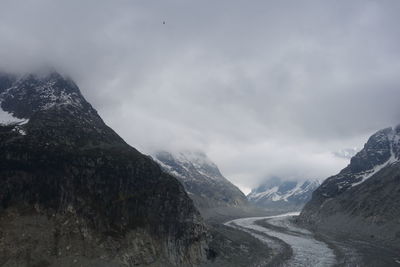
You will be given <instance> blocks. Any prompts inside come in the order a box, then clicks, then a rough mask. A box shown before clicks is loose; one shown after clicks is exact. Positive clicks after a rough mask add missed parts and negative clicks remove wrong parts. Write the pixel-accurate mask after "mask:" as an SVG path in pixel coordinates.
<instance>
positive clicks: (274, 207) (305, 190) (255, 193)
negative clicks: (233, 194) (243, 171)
mask: <svg viewBox="0 0 400 267" xmlns="http://www.w3.org/2000/svg"><path fill="white" fill-rule="evenodd" d="M319 185H320V184H319V181H317V180H306V181H285V180H283V179H280V178H277V177H273V178H271V179H269V180H267V181H266V182H264V183H263V184H261V185H260V186H258V187H257V188H255V189H253V190H252V191H251V192H250V194H248V195H247V198H248V199H249V201H250V202H251V203H254V204H255V205H257V206H259V207H262V208H265V209H267V210H270V211H297V210H301V208H303V206H304V205H305V204H306V203H307V202H308V201H309V200H310V199H311V195H312V193H313V192H314V190H315V189H317V188H318V186H319Z"/></svg>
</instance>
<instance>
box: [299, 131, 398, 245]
mask: <svg viewBox="0 0 400 267" xmlns="http://www.w3.org/2000/svg"><path fill="white" fill-rule="evenodd" d="M399 140H400V126H396V127H391V128H386V129H382V130H380V131H378V132H376V133H375V134H373V135H372V136H371V137H370V138H369V139H368V141H367V142H366V143H365V145H364V147H363V149H362V150H361V151H360V152H358V153H357V154H356V155H355V156H354V157H352V158H351V161H350V164H349V165H348V166H347V167H346V168H344V169H343V170H342V171H340V172H339V173H338V174H336V175H334V176H331V177H329V178H328V179H326V180H325V181H324V182H323V183H322V184H321V186H320V187H319V188H318V189H317V190H316V191H315V192H314V194H313V196H312V199H311V201H310V202H309V203H307V205H306V206H305V207H304V209H303V211H302V212H301V215H300V220H301V221H302V222H303V223H304V224H306V225H309V226H310V227H313V228H315V229H318V230H320V231H325V232H328V233H331V234H335V235H340V234H346V235H348V236H351V237H354V238H360V239H363V240H367V241H368V242H376V243H378V242H382V243H384V244H385V245H391V246H399V244H400V239H399V233H400V227H399V223H398V218H399V217H398V216H399V211H400V206H399V203H400V202H399V197H400V194H399V192H400V191H399V190H400V188H399V185H400V184H399V178H400V176H399V170H400V169H399V166H400V165H399V157H400V143H399Z"/></svg>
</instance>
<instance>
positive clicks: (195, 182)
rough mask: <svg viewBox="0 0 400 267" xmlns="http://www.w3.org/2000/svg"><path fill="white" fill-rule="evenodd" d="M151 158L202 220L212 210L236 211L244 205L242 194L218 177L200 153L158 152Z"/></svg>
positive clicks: (245, 203) (204, 156) (212, 164)
mask: <svg viewBox="0 0 400 267" xmlns="http://www.w3.org/2000/svg"><path fill="white" fill-rule="evenodd" d="M154 158H155V160H156V161H157V162H158V163H159V164H160V166H161V167H162V168H163V169H164V170H165V171H166V172H168V173H170V174H171V175H174V176H175V177H176V178H177V179H178V180H179V181H180V182H181V183H182V184H183V186H184V187H185V189H186V191H187V192H188V194H189V196H190V197H191V198H192V199H193V201H194V203H195V205H196V207H197V208H198V209H199V210H200V212H202V215H204V216H205V217H209V216H212V215H210V214H208V211H211V210H215V209H216V208H239V207H244V206H246V205H247V204H248V203H247V198H246V196H245V195H244V194H243V192H242V191H240V190H239V189H238V188H237V187H236V186H235V185H233V184H232V183H231V182H229V181H228V180H227V179H226V178H225V177H224V176H222V174H221V172H220V171H219V169H218V167H217V165H215V164H214V163H213V162H212V161H211V160H210V159H209V158H208V157H207V156H206V155H205V154H204V153H202V152H192V151H186V152H178V153H174V154H173V153H169V152H166V151H162V152H158V153H156V154H155V155H154ZM232 210H233V209H232ZM219 212H220V211H219Z"/></svg>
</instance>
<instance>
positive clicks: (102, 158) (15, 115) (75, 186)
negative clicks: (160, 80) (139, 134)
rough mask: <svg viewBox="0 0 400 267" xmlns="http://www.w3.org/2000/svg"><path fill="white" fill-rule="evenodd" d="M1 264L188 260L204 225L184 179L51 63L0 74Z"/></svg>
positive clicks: (198, 252)
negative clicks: (130, 139) (124, 134)
mask: <svg viewBox="0 0 400 267" xmlns="http://www.w3.org/2000/svg"><path fill="white" fill-rule="evenodd" d="M0 101H1V109H2V111H1V116H0V119H2V122H1V125H0V266H72V265H74V264H77V263H79V264H80V265H77V266H136V265H152V266H189V265H195V264H198V263H200V262H201V261H204V260H205V258H206V254H207V244H206V242H207V230H206V227H205V226H204V224H203V222H202V218H201V216H200V215H199V213H198V211H197V210H196V208H195V207H194V205H193V202H192V200H191V199H190V198H189V197H188V196H187V194H186V192H185V190H184V188H183V186H182V185H181V184H180V183H179V182H178V181H177V180H176V179H175V178H174V177H172V176H171V175H169V174H166V173H164V172H163V171H162V170H161V169H160V167H159V165H158V164H156V163H155V162H154V161H153V160H152V159H151V158H150V157H147V156H144V155H142V154H141V153H139V152H138V151H137V150H135V149H134V148H132V147H130V146H129V145H127V144H126V143H125V142H124V141H123V140H122V139H121V138H120V137H119V136H118V135H117V134H116V133H115V132H114V131H113V130H112V129H110V128H109V127H107V126H106V125H105V124H104V122H103V121H102V119H101V118H100V117H99V115H98V114H97V112H96V110H94V109H93V107H92V106H91V105H90V104H89V103H88V102H87V101H86V100H85V99H84V97H83V96H82V94H81V92H80V90H79V88H78V87H77V86H76V84H75V83H74V82H73V81H72V80H71V79H68V78H65V77H63V76H61V75H60V74H58V73H55V72H52V73H47V74H41V75H38V74H29V75H24V76H16V75H9V74H4V73H2V74H1V75H0Z"/></svg>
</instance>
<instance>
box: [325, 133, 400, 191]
mask: <svg viewBox="0 0 400 267" xmlns="http://www.w3.org/2000/svg"><path fill="white" fill-rule="evenodd" d="M399 158H400V126H399V125H398V126H396V127H389V128H385V129H382V130H379V131H377V132H376V133H375V134H373V135H372V136H371V137H370V138H369V139H368V141H367V142H366V143H365V145H364V147H363V149H362V150H361V151H360V152H358V153H357V154H356V155H355V156H354V157H352V158H351V160H350V164H349V165H348V166H347V167H346V168H344V169H343V170H342V171H341V172H339V173H338V174H337V175H334V176H332V177H330V178H328V179H327V180H326V181H325V182H324V183H323V184H322V185H321V192H323V193H321V195H323V196H324V197H333V196H335V195H337V194H341V193H342V192H344V191H346V190H348V189H349V188H352V187H355V186H358V185H360V184H362V183H364V182H365V181H366V180H368V179H369V178H371V177H372V176H374V175H375V174H376V173H378V172H379V171H380V170H382V169H384V168H386V167H388V166H391V165H393V164H397V163H398V162H399Z"/></svg>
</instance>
